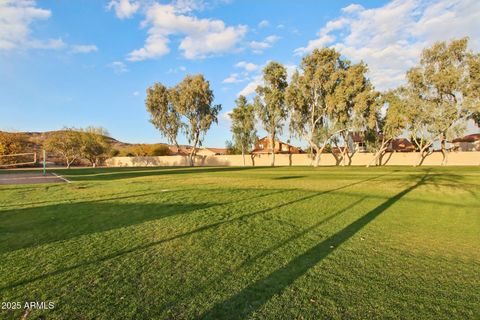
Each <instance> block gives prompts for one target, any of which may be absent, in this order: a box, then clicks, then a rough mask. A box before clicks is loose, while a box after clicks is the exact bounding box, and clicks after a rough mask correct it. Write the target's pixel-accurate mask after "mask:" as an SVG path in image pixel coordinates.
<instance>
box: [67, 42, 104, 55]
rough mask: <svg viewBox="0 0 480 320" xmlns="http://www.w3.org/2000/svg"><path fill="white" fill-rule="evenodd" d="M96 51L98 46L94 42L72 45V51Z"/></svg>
mask: <svg viewBox="0 0 480 320" xmlns="http://www.w3.org/2000/svg"><path fill="white" fill-rule="evenodd" d="M96 51H98V48H97V46H96V45H93V44H79V45H72V46H71V50H70V52H71V53H90V52H96Z"/></svg>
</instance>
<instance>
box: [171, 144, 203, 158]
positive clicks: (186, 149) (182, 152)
mask: <svg viewBox="0 0 480 320" xmlns="http://www.w3.org/2000/svg"><path fill="white" fill-rule="evenodd" d="M168 149H169V151H170V152H169V155H172V156H186V155H189V154H190V152H191V151H192V147H191V146H187V145H179V146H178V148H177V147H176V146H168ZM197 151H198V149H197Z"/></svg>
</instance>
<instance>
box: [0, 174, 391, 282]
mask: <svg viewBox="0 0 480 320" xmlns="http://www.w3.org/2000/svg"><path fill="white" fill-rule="evenodd" d="M381 176H384V175H378V176H374V177H371V178H368V179H364V180H360V181H357V182H354V183H350V184H347V185H344V186H340V187H337V188H334V189H330V190H326V191H322V192H317V193H314V194H311V195H308V196H303V197H300V198H297V199H295V200H292V201H287V202H284V203H282V204H280V205H275V206H272V207H268V208H266V209H262V210H258V211H254V212H251V213H248V214H244V215H240V216H238V217H235V218H232V219H227V220H220V221H217V222H215V223H211V224H208V225H205V226H202V227H200V228H197V229H194V230H191V231H188V232H185V233H182V234H178V235H174V236H171V237H168V238H165V239H161V240H158V241H154V242H151V243H148V244H145V245H140V246H135V247H132V248H129V249H126V250H120V251H117V252H114V253H111V254H108V255H105V256H103V257H101V258H98V259H94V260H89V261H84V262H82V263H79V264H76V265H73V266H70V267H67V268H63V269H59V270H56V271H52V272H49V273H46V274H43V275H40V276H36V277H33V278H30V279H26V280H21V281H17V282H15V283H11V284H9V285H6V286H4V287H0V291H3V290H7V289H11V288H15V287H18V286H22V285H25V284H28V283H31V282H35V281H38V280H42V279H46V278H49V277H52V276H55V275H58V274H61V273H64V272H68V271H72V270H75V269H78V268H81V267H84V266H88V265H92V264H98V263H101V262H104V261H108V260H111V259H114V258H117V257H120V256H123V255H126V254H130V253H133V252H137V251H140V250H145V249H148V248H151V247H154V246H157V245H160V244H163V243H166V242H169V241H173V240H177V239H181V238H184V237H188V236H191V235H194V234H196V233H200V232H203V231H206V230H210V229H213V228H216V227H219V226H221V225H224V224H226V223H231V222H235V221H240V220H243V219H246V218H249V217H252V216H256V215H260V214H263V213H267V212H270V211H272V210H276V209H279V208H282V207H286V206H289V205H292V204H294V203H298V202H301V201H305V200H308V199H312V198H314V197H318V196H321V195H325V194H328V193H333V192H336V191H338V190H341V189H345V188H349V187H352V186H355V185H358V184H361V183H364V182H367V181H371V180H374V179H377V178H379V177H381ZM286 191H289V190H284V191H280V192H286ZM0 234H1V229H0Z"/></svg>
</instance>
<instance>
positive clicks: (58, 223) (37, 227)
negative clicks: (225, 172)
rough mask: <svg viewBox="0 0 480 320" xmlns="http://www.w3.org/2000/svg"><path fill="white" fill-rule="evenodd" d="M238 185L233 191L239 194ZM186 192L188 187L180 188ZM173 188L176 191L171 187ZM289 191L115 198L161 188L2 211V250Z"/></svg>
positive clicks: (0, 230)
mask: <svg viewBox="0 0 480 320" xmlns="http://www.w3.org/2000/svg"><path fill="white" fill-rule="evenodd" d="M236 190H237V189H234V190H233V191H232V192H233V194H235V191H236ZM177 191H181V192H185V191H188V190H177ZM171 192H173V191H171ZM282 192H286V191H285V190H282V189H280V190H272V191H271V192H266V193H260V194H258V193H257V194H256V195H254V196H252V195H248V196H247V197H242V198H233V199H231V201H229V202H216V203H213V202H205V203H198V202H196V203H188V202H185V203H183V202H182V203H143V202H134V203H118V202H112V201H118V200H126V199H131V198H133V199H138V198H141V197H146V196H151V195H157V194H159V192H148V193H142V194H137V193H136V194H130V195H124V196H118V197H109V198H101V199H98V200H95V201H78V202H73V203H59V204H55V205H47V206H42V207H32V208H26V209H13V210H5V211H0V215H1V217H2V226H0V240H1V241H0V254H1V253H4V252H9V251H14V250H18V249H22V248H28V247H33V246H37V245H42V244H45V243H50V242H54V241H59V240H67V239H71V238H74V237H77V236H80V235H86V234H91V233H96V232H103V231H108V230H112V229H117V228H122V227H128V226H131V225H135V224H140V223H143V222H146V221H150V220H157V219H161V218H165V217H169V216H173V215H177V214H185V213H189V212H192V211H196V210H200V209H206V208H211V207H214V206H222V205H228V204H230V203H235V204H238V203H240V202H244V201H252V200H255V199H256V198H260V197H265V196H270V195H274V194H277V193H282Z"/></svg>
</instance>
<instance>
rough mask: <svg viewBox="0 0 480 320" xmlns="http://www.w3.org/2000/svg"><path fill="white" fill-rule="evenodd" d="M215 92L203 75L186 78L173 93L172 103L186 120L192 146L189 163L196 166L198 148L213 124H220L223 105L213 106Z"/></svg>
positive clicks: (186, 133)
mask: <svg viewBox="0 0 480 320" xmlns="http://www.w3.org/2000/svg"><path fill="white" fill-rule="evenodd" d="M213 99H214V95H213V91H212V90H211V89H210V83H209V82H208V81H207V80H205V78H204V77H203V75H194V76H186V77H185V79H183V81H182V82H180V83H179V84H178V85H177V86H175V87H174V88H173V90H172V91H171V101H172V105H173V106H174V110H176V111H177V112H178V113H179V114H180V116H181V117H182V118H184V119H185V122H184V124H183V125H182V126H183V128H184V129H183V130H184V132H185V135H186V138H187V140H188V143H189V144H191V150H190V154H189V163H190V165H191V166H193V165H194V158H195V154H196V152H197V146H201V145H202V141H203V139H204V137H205V134H206V133H207V131H208V130H209V129H210V127H211V125H212V123H218V114H219V113H220V111H221V110H222V106H221V105H219V104H218V105H213Z"/></svg>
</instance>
